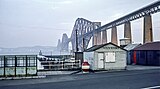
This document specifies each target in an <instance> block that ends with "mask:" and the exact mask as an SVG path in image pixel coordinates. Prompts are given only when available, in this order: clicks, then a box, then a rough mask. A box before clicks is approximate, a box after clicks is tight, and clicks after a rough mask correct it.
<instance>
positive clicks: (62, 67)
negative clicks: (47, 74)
mask: <svg viewBox="0 0 160 89" xmlns="http://www.w3.org/2000/svg"><path fill="white" fill-rule="evenodd" d="M61 62H62V69H63V61H61Z"/></svg>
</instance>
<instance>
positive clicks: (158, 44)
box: [133, 41, 160, 50]
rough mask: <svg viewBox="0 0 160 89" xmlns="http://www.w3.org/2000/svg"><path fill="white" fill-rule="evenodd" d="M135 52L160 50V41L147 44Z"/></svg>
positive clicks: (137, 48)
mask: <svg viewBox="0 0 160 89" xmlns="http://www.w3.org/2000/svg"><path fill="white" fill-rule="evenodd" d="M133 50H160V41H157V42H150V43H145V44H143V45H141V46H138V47H136V48H134V49H133Z"/></svg>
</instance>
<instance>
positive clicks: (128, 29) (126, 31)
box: [124, 22, 132, 43]
mask: <svg viewBox="0 0 160 89" xmlns="http://www.w3.org/2000/svg"><path fill="white" fill-rule="evenodd" d="M124 38H129V39H130V43H132V36H131V23H130V22H126V23H125V24H124Z"/></svg>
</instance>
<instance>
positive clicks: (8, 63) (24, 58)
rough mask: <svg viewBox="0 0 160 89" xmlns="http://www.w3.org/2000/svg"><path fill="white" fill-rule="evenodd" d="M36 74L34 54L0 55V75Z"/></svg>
mask: <svg viewBox="0 0 160 89" xmlns="http://www.w3.org/2000/svg"><path fill="white" fill-rule="evenodd" d="M32 75H37V56H36V55H0V77H16V76H32Z"/></svg>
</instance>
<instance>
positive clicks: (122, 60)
mask: <svg viewBox="0 0 160 89" xmlns="http://www.w3.org/2000/svg"><path fill="white" fill-rule="evenodd" d="M99 52H103V53H108V52H115V62H106V61H105V60H104V64H105V65H104V66H105V70H110V69H111V70H112V69H125V67H126V55H127V52H126V51H125V50H122V49H120V48H118V47H116V46H114V45H111V44H109V45H106V46H104V47H102V48H100V49H98V50H96V51H95V55H94V57H95V59H94V61H95V63H94V65H95V69H97V70H98V53H99ZM104 59H105V57H104Z"/></svg>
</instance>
